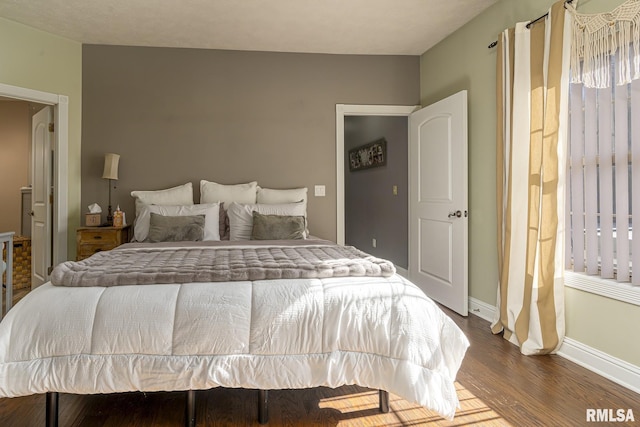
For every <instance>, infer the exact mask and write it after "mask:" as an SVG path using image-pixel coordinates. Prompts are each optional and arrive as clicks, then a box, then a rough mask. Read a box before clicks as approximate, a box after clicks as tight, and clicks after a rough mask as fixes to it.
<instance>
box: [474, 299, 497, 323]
mask: <svg viewBox="0 0 640 427" xmlns="http://www.w3.org/2000/svg"><path fill="white" fill-rule="evenodd" d="M469 313H471V314H474V315H476V316H478V317H479V318H481V319H484V320H486V321H487V322H493V319H494V315H495V314H496V308H495V307H494V306H492V305H491V304H487V303H486V302H483V301H480V300H479V299H475V298H473V297H469Z"/></svg>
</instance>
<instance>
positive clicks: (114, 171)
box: [102, 153, 120, 179]
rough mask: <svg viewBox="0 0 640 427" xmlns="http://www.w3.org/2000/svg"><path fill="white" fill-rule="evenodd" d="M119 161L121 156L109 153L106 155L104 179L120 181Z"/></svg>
mask: <svg viewBox="0 0 640 427" xmlns="http://www.w3.org/2000/svg"><path fill="white" fill-rule="evenodd" d="M119 161H120V155H119V154H113V153H107V154H105V155H104V171H103V172H102V177H103V178H104V179H118V162H119Z"/></svg>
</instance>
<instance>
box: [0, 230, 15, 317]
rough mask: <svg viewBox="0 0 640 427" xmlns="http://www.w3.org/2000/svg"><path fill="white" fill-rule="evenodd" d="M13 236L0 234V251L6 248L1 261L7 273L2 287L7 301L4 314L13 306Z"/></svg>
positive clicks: (0, 308) (10, 233)
mask: <svg viewBox="0 0 640 427" xmlns="http://www.w3.org/2000/svg"><path fill="white" fill-rule="evenodd" d="M14 234H15V233H14V232H13V231H8V232H6V233H0V250H2V249H3V248H6V256H5V258H6V259H5V260H2V261H4V262H6V268H5V270H4V271H5V272H6V273H7V274H6V278H7V279H6V281H5V283H4V285H5V286H6V292H5V297H6V298H7V301H6V302H5V304H6V310H5V312H6V313H8V312H9V310H11V306H12V304H13V235H14ZM0 253H2V252H0ZM0 258H1V257H0ZM2 265H3V264H1V263H0V270H2V268H1V266H2ZM0 277H2V274H1V273H0ZM2 317H3V316H2V292H0V319H1V318H2Z"/></svg>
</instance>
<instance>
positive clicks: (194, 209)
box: [133, 203, 220, 242]
mask: <svg viewBox="0 0 640 427" xmlns="http://www.w3.org/2000/svg"><path fill="white" fill-rule="evenodd" d="M219 212H220V205H219V204H218V203H207V204H200V205H184V206H165V205H142V209H141V210H140V212H139V213H138V218H137V219H136V223H135V225H134V226H133V237H134V240H135V241H136V242H145V241H147V238H148V236H149V226H150V219H151V214H152V213H155V214H158V215H162V216H192V215H204V216H205V218H204V235H203V237H202V240H220V230H219V225H218V215H219Z"/></svg>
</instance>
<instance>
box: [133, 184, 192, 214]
mask: <svg viewBox="0 0 640 427" xmlns="http://www.w3.org/2000/svg"><path fill="white" fill-rule="evenodd" d="M131 196H132V197H133V198H135V200H136V217H137V216H138V213H139V212H140V209H142V206H143V205H165V206H167V205H171V206H175V205H193V184H191V183H190V182H187V183H186V184H184V185H179V186H177V187H172V188H167V189H166V190H156V191H140V190H136V191H132V192H131Z"/></svg>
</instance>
